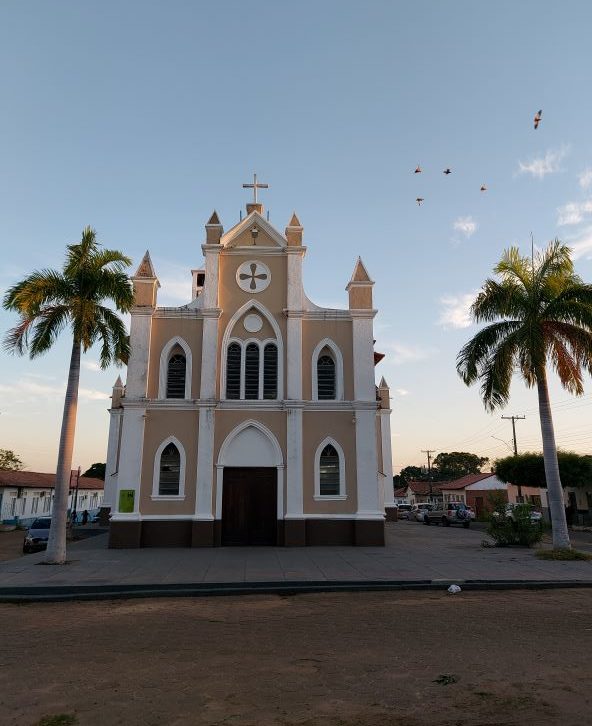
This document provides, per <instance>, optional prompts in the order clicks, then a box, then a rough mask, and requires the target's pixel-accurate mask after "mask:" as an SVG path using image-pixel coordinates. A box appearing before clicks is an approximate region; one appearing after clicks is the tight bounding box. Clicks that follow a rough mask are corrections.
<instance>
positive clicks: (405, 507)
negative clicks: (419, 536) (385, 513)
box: [397, 504, 413, 519]
mask: <svg viewBox="0 0 592 726" xmlns="http://www.w3.org/2000/svg"><path fill="white" fill-rule="evenodd" d="M412 509H413V505H411V504H399V505H398V506H397V516H398V518H399V519H410V518H411V517H410V516H409V515H410V514H411V510H412Z"/></svg>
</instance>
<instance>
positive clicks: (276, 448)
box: [216, 419, 286, 519]
mask: <svg viewBox="0 0 592 726" xmlns="http://www.w3.org/2000/svg"><path fill="white" fill-rule="evenodd" d="M249 428H254V429H257V430H258V431H259V432H260V433H262V434H263V435H264V436H265V437H266V439H267V440H268V442H269V443H270V444H271V450H272V456H271V459H270V460H269V461H267V462H264V464H263V465H264V466H270V467H275V468H276V469H277V517H278V519H283V518H284V469H285V468H286V467H285V464H284V457H283V454H282V449H281V447H280V445H279V443H278V440H277V439H276V437H275V436H274V435H273V433H272V432H271V431H270V430H269V429H268V428H267V426H264V425H263V424H262V423H261V422H260V421H255V419H249V420H248V421H243V422H242V423H241V424H239V425H238V426H236V427H235V428H234V429H233V430H232V431H231V432H230V433H229V434H228V436H227V437H226V438H225V439H224V443H223V444H222V446H221V447H220V451H219V453H218V461H217V463H216V519H222V499H223V497H222V493H223V488H224V467H225V466H238V465H240V466H247V467H248V466H253V464H251V463H246V464H242V463H241V462H240V460H239V461H236V460H233V459H232V458H231V453H232V443H233V441H234V440H235V439H236V438H237V437H238V436H239V435H240V434H241V433H242V432H243V431H246V430H247V429H249ZM247 462H249V459H248V458H247Z"/></svg>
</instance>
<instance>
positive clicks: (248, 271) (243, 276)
mask: <svg viewBox="0 0 592 726" xmlns="http://www.w3.org/2000/svg"><path fill="white" fill-rule="evenodd" d="M237 278H238V279H237V281H238V283H239V285H240V287H242V289H243V290H246V291H251V292H259V291H261V290H263V289H265V288H266V287H267V285H269V279H270V275H269V270H268V269H267V267H266V266H265V265H262V264H260V263H257V262H245V263H244V264H243V265H241V267H240V269H239V272H238V276H237Z"/></svg>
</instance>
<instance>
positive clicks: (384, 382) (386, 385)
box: [378, 376, 389, 389]
mask: <svg viewBox="0 0 592 726" xmlns="http://www.w3.org/2000/svg"><path fill="white" fill-rule="evenodd" d="M378 387H379V388H384V389H388V387H389V385H388V383H387V382H386V380H385V378H384V376H383V377H382V378H381V379H380V383H379V384H378Z"/></svg>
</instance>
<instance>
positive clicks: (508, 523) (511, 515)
mask: <svg viewBox="0 0 592 726" xmlns="http://www.w3.org/2000/svg"><path fill="white" fill-rule="evenodd" d="M491 502H492V504H493V509H492V511H491V514H490V515H489V525H488V527H487V534H488V535H489V536H490V537H491V538H492V539H493V541H494V542H495V544H496V546H497V547H508V546H509V545H521V546H523V547H531V546H532V545H533V544H536V543H537V542H540V541H541V539H542V537H543V528H542V526H541V524H540V523H539V522H533V521H532V520H531V518H530V514H531V512H532V506H531V505H530V504H516V505H515V506H514V507H513V508H512V510H511V511H509V510H508V508H507V501H506V498H505V497H504V496H503V495H502V494H494V495H492V496H491Z"/></svg>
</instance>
